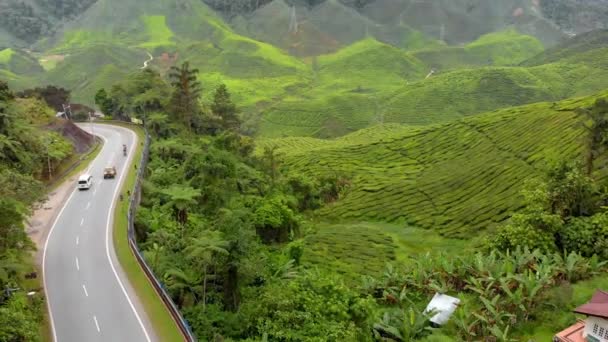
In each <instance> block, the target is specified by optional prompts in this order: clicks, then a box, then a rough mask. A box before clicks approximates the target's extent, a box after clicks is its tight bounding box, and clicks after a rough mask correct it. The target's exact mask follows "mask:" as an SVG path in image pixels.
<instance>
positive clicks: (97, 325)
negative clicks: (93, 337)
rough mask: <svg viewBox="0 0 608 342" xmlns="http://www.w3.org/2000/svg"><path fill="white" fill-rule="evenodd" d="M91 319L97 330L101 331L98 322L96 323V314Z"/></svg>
mask: <svg viewBox="0 0 608 342" xmlns="http://www.w3.org/2000/svg"><path fill="white" fill-rule="evenodd" d="M93 320H94V321H95V326H96V327H97V332H101V330H100V329H99V323H97V316H93Z"/></svg>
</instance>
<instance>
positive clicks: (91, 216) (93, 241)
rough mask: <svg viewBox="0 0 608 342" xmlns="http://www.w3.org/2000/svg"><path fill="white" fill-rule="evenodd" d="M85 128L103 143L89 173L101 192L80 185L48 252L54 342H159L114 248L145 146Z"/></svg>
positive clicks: (130, 137) (126, 133) (101, 128)
mask: <svg viewBox="0 0 608 342" xmlns="http://www.w3.org/2000/svg"><path fill="white" fill-rule="evenodd" d="M81 127H82V128H83V129H85V130H87V131H89V132H93V133H94V134H95V135H97V136H99V137H101V138H102V139H103V140H104V146H103V148H102V150H101V151H100V153H99V155H98V156H97V158H95V160H94V161H93V162H92V163H91V165H90V166H89V171H88V172H89V173H90V174H91V175H92V176H93V182H94V183H93V186H92V187H91V189H90V190H87V191H78V190H76V184H74V189H75V190H74V192H72V194H71V195H70V197H69V198H68V200H67V201H66V203H65V205H64V206H63V208H62V209H61V211H60V213H59V215H58V216H57V219H56V220H55V222H54V224H53V226H52V227H51V231H50V232H49V236H48V239H47V241H46V244H45V247H44V252H43V261H42V271H43V277H44V288H45V292H46V296H47V305H48V309H49V313H50V314H49V317H50V323H51V329H52V334H53V340H54V341H57V342H82V341H87V342H88V341H117V342H118V341H129V342H138V341H143V342H151V341H157V338H156V336H154V333H153V330H152V328H151V325H150V323H149V320H148V318H147V316H146V313H145V311H144V310H143V309H142V306H141V304H140V302H139V299H138V298H137V296H136V295H135V291H134V290H133V289H132V287H131V286H130V284H129V282H128V278H127V277H126V275H125V274H124V271H123V270H122V268H121V266H120V263H119V262H118V259H117V257H116V254H115V252H114V244H113V241H112V227H113V225H112V222H113V213H114V205H115V202H116V201H118V197H119V192H120V187H119V186H120V184H122V182H123V181H124V179H125V177H126V172H125V168H126V167H129V166H130V165H132V158H133V157H134V152H135V147H136V144H138V143H139V142H138V141H137V137H136V135H135V134H134V133H133V132H132V131H131V130H128V129H126V128H122V127H117V126H110V125H91V124H83V125H81ZM123 144H126V145H127V147H128V154H127V157H125V156H123V153H122V145H123ZM109 165H113V166H116V170H117V176H116V178H115V179H113V180H104V179H103V169H104V167H106V166H109ZM125 198H126V196H125Z"/></svg>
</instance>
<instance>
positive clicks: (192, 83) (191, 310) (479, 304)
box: [97, 63, 608, 341]
mask: <svg viewBox="0 0 608 342" xmlns="http://www.w3.org/2000/svg"><path fill="white" fill-rule="evenodd" d="M197 73H198V71H197V70H195V69H192V67H191V66H190V65H189V64H188V63H184V64H182V65H181V66H180V67H174V68H172V70H171V71H170V72H169V73H168V75H169V77H168V78H163V77H161V76H160V75H159V74H157V73H155V72H154V71H151V70H146V71H143V72H139V73H135V74H133V75H132V76H130V77H129V78H127V79H125V80H124V81H122V82H120V83H118V84H115V85H114V86H112V88H111V91H110V92H107V91H105V90H100V91H99V92H98V96H97V100H98V104H99V105H100V106H101V107H103V108H105V109H106V110H107V113H108V114H111V115H113V116H114V117H116V118H121V117H123V116H124V115H127V113H132V114H134V115H136V116H137V117H138V118H140V119H142V120H144V121H145V123H146V126H147V128H148V130H149V131H150V132H151V134H152V135H153V144H152V146H151V159H150V163H149V165H148V168H147V170H146V180H145V182H144V187H143V198H142V203H141V207H140V209H139V210H138V213H137V218H136V232H137V238H138V241H139V245H140V247H141V248H142V250H143V251H144V255H145V258H146V260H147V261H148V263H149V264H150V265H151V267H152V268H153V270H154V272H155V274H156V276H157V277H158V278H159V279H161V281H162V282H163V283H164V285H165V286H166V288H167V289H168V291H169V293H170V294H171V296H172V298H173V300H174V301H175V303H176V304H177V305H178V307H179V308H180V310H181V311H182V313H183V314H184V316H185V317H186V319H187V320H188V322H189V324H190V325H191V326H192V328H193V330H194V332H195V334H196V335H197V336H198V337H199V338H201V339H208V340H210V339H220V340H221V339H227V340H250V341H254V340H259V339H268V340H285V341H310V340H327V339H329V340H362V341H373V340H392V341H409V340H428V341H431V340H437V339H439V340H445V341H459V340H465V341H474V340H477V339H478V338H479V337H481V336H494V337H496V338H498V339H499V340H503V341H510V340H516V339H517V338H518V337H523V336H533V335H535V334H536V333H537V332H536V331H535V329H534V328H532V327H533V326H534V325H535V324H538V323H539V322H542V320H543V319H544V318H546V317H547V315H548V313H549V312H550V311H552V310H553V311H554V310H555V309H556V308H557V310H559V311H561V312H564V315H563V317H562V318H560V319H561V320H560V323H563V324H567V323H568V322H571V321H572V320H574V316H573V315H570V314H567V313H568V310H569V309H571V308H570V307H568V305H571V304H566V303H571V300H572V294H570V297H566V298H560V296H562V297H563V293H562V292H563V291H567V289H568V288H571V287H572V286H577V285H576V284H578V283H579V282H581V281H585V280H589V279H596V277H598V276H600V275H601V274H602V273H603V272H605V271H606V264H605V262H604V261H603V260H605V255H604V254H603V253H604V249H605V248H603V247H602V246H603V245H601V243H600V244H599V245H598V244H595V245H593V244H591V245H593V246H594V247H591V246H590V244H589V243H586V244H582V245H581V244H578V243H577V241H580V239H581V238H582V237H583V236H587V237H589V238H591V236H593V237H597V236H598V234H600V235H601V234H603V233H601V232H603V229H604V226H605V224H603V223H602V222H603V220H605V213H604V210H603V209H602V208H603V206H604V202H603V201H604V198H605V195H604V193H603V192H602V189H603V188H604V182H605V177H603V176H602V175H604V174H605V172H604V170H603V168H602V165H603V163H601V162H600V161H601V160H604V159H605V157H604V154H605V153H604V152H605V147H604V146H603V140H602V139H603V138H601V137H603V136H604V135H605V134H606V132H607V129H606V127H605V123H604V121H605V120H606V119H605V118H606V117H608V111H606V108H605V100H603V99H602V96H601V95H598V96H594V97H589V98H582V99H577V100H570V101H564V102H561V103H555V104H538V105H530V106H528V107H522V108H519V109H518V108H516V109H509V110H503V111H498V112H495V113H490V114H486V115H482V116H480V117H478V118H471V119H465V120H461V121H458V122H455V123H449V124H445V125H440V126H435V127H431V128H408V127H403V126H393V125H387V126H386V127H382V126H379V127H375V128H370V129H369V130H363V131H360V132H357V133H355V134H353V135H348V136H345V137H343V138H340V139H337V140H334V141H322V140H315V139H310V138H286V139H278V140H261V141H259V143H258V145H257V148H256V145H255V144H254V140H252V139H251V138H249V137H247V136H243V135H241V134H240V130H241V124H242V122H241V121H240V119H239V116H238V113H237V106H236V104H235V103H234V102H233V101H232V99H231V95H230V92H229V89H228V88H227V87H226V86H224V85H220V86H218V87H217V88H216V89H213V90H209V91H210V92H211V94H207V95H204V96H203V94H202V93H203V90H202V87H201V85H200V83H199V81H198V80H197V77H196V75H197ZM117 94H128V95H127V96H123V97H119V96H116V95H117ZM168 94H170V95H169V96H167V95H168ZM199 98H201V99H203V100H202V101H199V100H198V99H199ZM520 126H521V127H529V129H528V130H522V129H519V128H518V127H520ZM584 127H587V128H584ZM509 132H518V133H517V134H518V136H519V139H518V140H513V139H511V138H509V137H510V135H509V134H510V133H509ZM522 134H523V135H522ZM528 135H529V136H528ZM440 137H441V138H440ZM457 137H459V138H457ZM594 137H595V138H594ZM427 138H428V139H433V143H429V142H426V140H425V139H427ZM438 139H439V140H438ZM501 139H503V140H501ZM469 140H470V141H469ZM586 141H588V143H585V142H586ZM509 144H514V145H513V146H511V145H509ZM459 146H462V147H463V150H465V151H467V152H466V153H464V154H462V153H461V154H460V155H459V156H458V158H463V160H465V159H466V160H468V162H467V163H462V165H463V166H464V165H467V164H468V165H469V167H471V168H472V169H476V170H479V173H480V174H489V175H492V173H491V172H489V171H488V170H489V167H491V166H492V165H496V167H498V166H499V165H502V168H501V169H505V170H510V171H508V172H504V171H503V172H499V171H498V170H497V171H496V173H495V174H494V176H493V177H494V179H495V182H489V183H488V182H486V183H487V184H494V183H495V184H497V185H499V186H502V187H504V189H509V191H508V192H504V191H495V190H491V191H490V190H488V191H487V192H480V193H479V195H480V196H496V194H498V193H500V194H501V195H500V196H502V198H504V200H503V201H497V200H496V197H492V199H485V200H481V199H480V200H479V202H482V203H488V204H492V205H493V206H494V207H495V208H496V209H492V210H495V211H496V212H489V213H487V215H479V216H478V218H477V219H475V217H472V216H471V215H470V214H469V215H468V216H466V217H468V218H467V219H465V218H464V217H465V216H463V221H462V223H459V222H458V221H457V220H455V219H453V218H452V219H445V220H444V221H441V222H437V221H436V220H437V217H436V216H437V215H436V214H433V213H432V212H431V211H428V215H429V217H435V218H434V219H433V220H435V221H433V222H431V221H429V222H428V223H426V224H424V221H422V220H420V219H418V220H416V219H415V218H411V217H410V218H408V217H399V216H395V217H393V218H388V217H381V216H379V215H380V214H381V215H386V214H387V213H390V211H387V210H386V209H387V208H394V210H395V213H404V212H408V213H418V214H422V213H425V211H424V210H414V209H413V208H412V210H404V209H403V207H402V206H399V204H398V203H399V202H395V200H397V199H400V198H401V199H406V200H410V201H412V203H421V201H417V200H416V198H415V197H412V196H411V195H409V196H404V195H398V196H397V195H396V196H395V197H394V198H393V197H390V196H387V193H390V191H389V190H390V188H395V189H404V188H406V189H407V186H408V184H410V183H409V181H408V179H412V177H415V175H416V173H417V172H420V173H421V178H420V181H418V182H417V188H418V189H423V190H424V187H421V184H422V183H421V182H423V181H424V180H425V179H432V177H431V178H429V177H430V174H429V172H434V171H433V170H441V168H438V167H437V166H436V165H435V166H432V165H433V164H432V163H445V164H446V166H445V167H446V168H445V170H446V172H448V173H454V172H455V170H456V169H455V168H453V167H451V168H450V167H449V165H452V166H453V165H454V162H453V160H451V159H450V157H449V156H450V154H449V153H450V151H457V150H458V148H459ZM484 146H485V147H484ZM524 146H525V148H524ZM442 147H443V148H442ZM479 148H482V150H483V149H484V148H487V149H488V150H484V151H485V152H482V151H478V150H477V149H479ZM522 148H523V149H522ZM367 149H370V150H369V151H367ZM429 149H431V150H430V151H433V150H436V151H437V156H434V155H433V153H431V152H430V151H429ZM493 150H494V152H491V151H493ZM552 150H554V151H557V150H559V151H561V155H558V154H557V153H555V154H553V157H554V159H555V160H556V162H555V166H552V165H548V164H545V163H541V160H543V159H545V158H547V157H551V156H552V154H551V151H552ZM349 151H351V152H352V153H351V152H349ZM379 151H384V152H383V153H384V154H386V155H385V156H383V157H379V156H382V155H383V154H382V153H379ZM524 152H525V153H524ZM565 152H567V153H565ZM416 155H419V156H423V157H424V158H423V160H421V159H420V158H421V157H416ZM474 156H476V157H477V158H480V157H481V156H484V158H486V159H487V158H493V157H495V158H496V163H493V162H488V161H487V160H485V161H482V160H480V161H479V163H476V162H472V161H473V160H474ZM368 157H369V158H373V159H375V160H378V161H380V162H372V161H371V160H370V161H358V159H360V158H364V159H363V160H366V159H365V158H368ZM307 158H308V159H307ZM510 159H512V161H513V162H512V165H511V166H510V167H508V166H507V165H506V164H505V162H504V161H505V160H510ZM433 160H436V162H432V161H433ZM499 160H501V161H502V162H500V161H499ZM570 160H581V163H579V164H577V163H570V162H569V161H570ZM387 163H388V164H387ZM429 163H431V164H429ZM499 163H502V164H499ZM393 164H395V165H394V166H391V165H393ZM349 165H350V166H349ZM357 165H358V166H357ZM363 165H365V166H363ZM351 166H352V167H351ZM374 170H376V171H374ZM391 170H393V171H391ZM407 170H410V171H409V172H406V171H407ZM424 170H426V171H424ZM447 170H450V171H447ZM514 170H520V171H521V172H522V174H521V175H520V176H517V175H518V173H515V172H514ZM392 172H394V174H393V173H392ZM462 172H465V171H462ZM466 172H468V171H466ZM501 173H504V174H505V176H504V177H507V175H508V177H511V178H510V179H512V180H511V181H509V182H507V181H504V180H500V179H499V180H496V177H497V176H500V175H501ZM423 174H424V177H422V175H423ZM365 177H370V178H369V179H376V180H378V179H384V178H386V180H387V181H389V180H390V181H391V182H392V183H391V184H393V185H385V186H376V187H374V186H373V185H372V184H367V185H364V184H365V183H361V182H362V180H365V179H367V178H365ZM437 177H438V179H445V176H441V177H440V176H437ZM500 177H503V176H500ZM535 177H536V178H535ZM525 179H532V180H530V181H529V182H534V180H533V179H537V180H536V183H529V182H528V183H526V182H524V180H525ZM395 182H402V183H399V184H401V185H399V186H395V185H394V184H395ZM432 183H433V182H431V181H430V180H429V185H430V184H432ZM524 183H525V184H527V185H525V186H520V184H524ZM412 184H413V183H412ZM434 184H436V182H434ZM530 184H534V185H530ZM539 184H541V185H539ZM412 186H413V185H412ZM469 188H473V186H472V185H471V186H464V185H461V186H460V187H459V189H463V190H464V189H469ZM374 189H375V190H374ZM429 189H441V188H440V187H435V188H429ZM372 190H374V191H372ZM429 191H430V190H429ZM358 193H360V195H357V194H358ZM374 193H377V194H378V196H379V197H378V199H382V200H383V201H384V203H386V202H391V203H395V204H393V205H388V206H387V205H382V204H378V206H375V205H374V204H373V203H374V202H373V201H371V200H370V199H371V198H374V197H373V194H374ZM429 193H430V192H429ZM451 193H453V192H450V193H448V192H446V195H448V194H451ZM492 194H494V195H492ZM422 195H424V194H422ZM422 195H421V196H422ZM370 196H371V197H370ZM530 196H532V197H530ZM467 197H470V196H467ZM391 198H392V199H391ZM427 198H432V199H433V200H434V201H436V202H435V203H434V205H435V206H437V205H438V204H440V203H441V201H439V199H440V197H439V196H437V194H433V193H430V196H429V197H427ZM421 199H422V197H421ZM424 201H425V200H424V199H423V200H422V202H424ZM452 201H453V200H452ZM457 202H459V203H467V202H466V201H463V200H460V201H457ZM381 203H382V202H381ZM449 203H450V201H448V200H447V197H446V208H448V209H449V208H451V209H449V210H448V212H450V211H452V210H454V209H453V208H454V205H453V204H449ZM471 203H472V202H471ZM501 203H502V204H501ZM357 205H358V206H360V207H361V208H362V210H373V209H374V208H378V209H377V211H376V214H375V215H369V216H359V217H357V216H352V215H353V214H354V213H356V212H357V210H355V208H357ZM382 208H383V209H382ZM471 210H472V208H463V209H462V213H463V215H464V213H471ZM457 212H458V211H455V213H457ZM340 215H342V216H340ZM509 218H510V219H509ZM365 219H368V220H369V223H365ZM472 220H476V221H472ZM374 221H375V222H378V221H384V222H386V221H393V222H394V223H393V224H382V223H379V222H378V223H374ZM406 222H408V223H409V224H411V225H412V228H408V227H404V224H405V223H406ZM474 222H476V223H474ZM551 224H553V226H551ZM414 226H418V227H420V226H422V227H425V228H427V229H429V230H426V231H425V230H420V228H413V227H414ZM442 227H443V228H442ZM473 227H475V228H474V229H473ZM473 230H474V231H477V232H479V231H481V232H487V231H494V232H496V233H495V234H492V235H489V236H492V238H485V237H484V235H483V234H482V235H479V234H478V237H476V238H473V236H472V235H473V233H472V232H473ZM437 233H441V235H443V236H441V235H439V234H437ZM556 233H557V234H556ZM517 234H519V235H517ZM447 236H452V237H456V238H459V239H462V238H466V239H467V240H468V241H465V240H459V239H453V238H448V237H447ZM602 236H603V235H602ZM418 240H420V241H426V243H419V242H416V241H418ZM600 240H601V239H600ZM601 241H603V240H601ZM589 242H590V241H589ZM440 246H444V247H442V248H443V249H444V251H443V252H442V253H438V252H437V249H438V247H440ZM463 250H468V251H469V252H468V253H462V251H463ZM450 251H451V252H452V253H450ZM435 292H440V293H447V294H452V295H455V296H457V297H459V298H461V300H462V301H463V305H461V307H460V308H459V309H458V311H457V314H456V316H455V317H454V319H452V320H451V321H450V323H449V324H448V325H447V326H445V327H442V328H435V329H430V328H429V324H428V321H429V318H430V317H429V315H428V313H427V314H425V313H424V312H423V311H424V308H425V306H426V304H427V303H428V301H429V300H430V298H431V297H432V295H433V294H434V293H435ZM522 308H525V309H522ZM404 315H405V316H404ZM552 327H553V325H552Z"/></svg>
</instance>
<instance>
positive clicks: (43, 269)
mask: <svg viewBox="0 0 608 342" xmlns="http://www.w3.org/2000/svg"><path fill="white" fill-rule="evenodd" d="M102 139H103V141H104V145H105V144H106V143H107V142H108V141H107V140H106V139H105V138H104V137H102ZM95 160H97V159H95ZM93 163H94V161H93V162H91V163H89V167H88V168H87V173H88V172H89V170H91V167H93ZM77 190H78V189H77V188H74V190H72V193H71V194H70V197H68V199H67V200H66V201H65V202H64V203H63V207H61V210H60V211H59V214H57V217H55V222H53V225H52V226H51V230H49V236H47V237H46V241H45V242H44V251H43V252H42V284H43V287H44V293H45V295H46V307H47V309H48V311H49V320H50V321H51V333H52V334H53V341H57V329H55V320H54V319H53V311H52V310H51V299H50V294H49V291H48V290H47V288H48V287H47V285H46V251H47V249H48V246H49V241H51V237H52V236H53V231H55V227H56V226H57V222H59V218H60V217H61V214H63V211H64V210H65V208H66V207H67V206H68V203H70V200H72V197H73V196H74V194H75V193H76V192H77Z"/></svg>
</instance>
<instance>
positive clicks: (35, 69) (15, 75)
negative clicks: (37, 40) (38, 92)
mask: <svg viewBox="0 0 608 342" xmlns="http://www.w3.org/2000/svg"><path fill="white" fill-rule="evenodd" d="M43 72H44V70H43V69H42V66H40V64H39V63H38V61H37V60H36V59H35V58H33V57H32V56H30V55H28V54H27V53H26V52H24V51H21V50H17V49H10V48H6V49H2V50H0V79H1V80H5V81H7V82H8V84H9V86H11V87H13V88H25V87H29V86H31V85H32V84H34V77H37V76H40V75H42V73H43Z"/></svg>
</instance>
